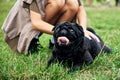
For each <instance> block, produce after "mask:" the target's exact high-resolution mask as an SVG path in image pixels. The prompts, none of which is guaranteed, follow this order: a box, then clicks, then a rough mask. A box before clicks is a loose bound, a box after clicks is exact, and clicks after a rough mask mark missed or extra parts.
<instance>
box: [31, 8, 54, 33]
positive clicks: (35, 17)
mask: <svg viewBox="0 0 120 80" xmlns="http://www.w3.org/2000/svg"><path fill="white" fill-rule="evenodd" d="M30 17H31V22H32V26H33V29H36V30H38V31H41V32H43V33H47V34H53V31H52V29H53V27H54V26H53V25H51V24H49V23H47V22H45V21H43V20H42V18H41V15H40V14H39V13H37V12H34V11H32V10H30Z"/></svg>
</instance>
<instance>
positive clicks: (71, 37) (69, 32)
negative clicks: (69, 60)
mask: <svg viewBox="0 0 120 80" xmlns="http://www.w3.org/2000/svg"><path fill="white" fill-rule="evenodd" d="M53 31H54V34H53V36H54V40H55V45H58V46H59V47H66V46H70V45H71V46H74V45H77V44H78V43H83V39H84V32H83V28H82V27H81V26H80V25H78V24H77V23H70V22H63V23H58V24H57V25H56V26H55V27H54V28H53ZM75 43H76V44H75ZM73 44H74V45H73Z"/></svg>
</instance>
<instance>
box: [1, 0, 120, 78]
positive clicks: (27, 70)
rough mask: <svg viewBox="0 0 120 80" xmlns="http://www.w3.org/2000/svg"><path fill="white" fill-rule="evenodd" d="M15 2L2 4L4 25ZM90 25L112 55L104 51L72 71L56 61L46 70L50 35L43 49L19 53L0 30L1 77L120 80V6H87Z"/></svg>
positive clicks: (44, 39) (43, 41)
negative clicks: (30, 53)
mask: <svg viewBox="0 0 120 80" xmlns="http://www.w3.org/2000/svg"><path fill="white" fill-rule="evenodd" d="M14 2H15V0H12V1H8V2H5V1H3V0H2V1H1V3H0V7H1V9H0V14H1V15H0V26H2V24H3V21H4V19H5V17H6V16H7V14H8V12H9V10H10V9H11V7H12V5H13V4H14ZM86 11H87V15H88V26H90V27H92V28H94V29H95V31H96V32H97V33H98V34H99V35H100V36H101V37H102V39H103V40H104V42H105V44H106V45H108V46H110V47H111V48H112V53H111V54H110V55H106V54H103V53H102V54H101V55H99V57H97V58H96V59H95V61H94V63H93V64H91V65H89V66H83V69H82V70H78V71H76V72H74V73H72V74H67V70H68V68H64V67H63V66H62V65H59V64H57V63H56V64H54V65H52V66H51V67H50V68H48V69H46V64H47V60H48V58H49V57H50V54H51V50H50V49H48V46H49V39H50V38H51V36H50V35H47V34H43V35H42V36H41V37H40V43H41V44H42V45H43V48H41V50H40V51H39V53H35V54H33V55H29V56H26V55H19V54H15V53H14V52H12V51H11V50H10V49H9V47H8V46H7V44H6V43H5V42H4V39H3V35H4V33H3V31H2V30H0V51H1V52H0V79H1V80H7V79H8V80H120V51H119V48H120V41H119V40H120V37H119V36H120V9H119V8H116V7H111V8H86Z"/></svg>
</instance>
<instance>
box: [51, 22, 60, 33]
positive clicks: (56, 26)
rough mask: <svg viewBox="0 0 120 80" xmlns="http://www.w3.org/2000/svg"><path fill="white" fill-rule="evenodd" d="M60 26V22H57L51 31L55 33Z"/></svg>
mask: <svg viewBox="0 0 120 80" xmlns="http://www.w3.org/2000/svg"><path fill="white" fill-rule="evenodd" d="M61 24H62V23H61V22H58V23H57V24H56V25H55V26H54V28H53V29H52V31H55V30H56V29H57V28H58V27H59V26H60V25H61Z"/></svg>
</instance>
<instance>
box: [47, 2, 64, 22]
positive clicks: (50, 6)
mask: <svg viewBox="0 0 120 80" xmlns="http://www.w3.org/2000/svg"><path fill="white" fill-rule="evenodd" d="M64 5H65V0H48V2H47V6H46V9H45V13H46V17H45V21H47V22H49V23H51V24H55V22H56V20H57V19H58V17H59V16H60V15H59V13H60V11H61V9H62V8H63V7H64Z"/></svg>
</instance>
